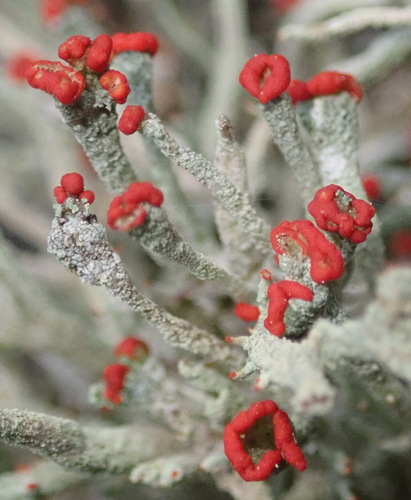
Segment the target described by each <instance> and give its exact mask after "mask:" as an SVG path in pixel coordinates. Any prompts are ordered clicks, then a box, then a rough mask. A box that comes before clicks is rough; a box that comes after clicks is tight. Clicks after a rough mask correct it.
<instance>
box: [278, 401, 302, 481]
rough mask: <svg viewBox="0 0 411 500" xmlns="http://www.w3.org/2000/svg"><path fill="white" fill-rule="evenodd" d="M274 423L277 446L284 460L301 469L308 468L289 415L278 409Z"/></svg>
mask: <svg viewBox="0 0 411 500" xmlns="http://www.w3.org/2000/svg"><path fill="white" fill-rule="evenodd" d="M273 424H274V442H275V446H276V447H277V448H278V449H279V450H280V451H281V454H282V455H283V457H284V460H285V461H286V462H288V463H289V464H291V465H293V466H294V467H295V468H296V469H297V470H299V471H303V470H305V469H306V468H307V461H306V459H305V457H304V454H303V452H302V451H301V449H300V448H299V447H298V444H297V443H296V442H295V440H294V436H293V428H292V426H291V422H290V419H289V418H288V415H287V414H286V413H285V412H284V411H282V410H280V409H278V410H277V411H276V412H275V413H274V416H273Z"/></svg>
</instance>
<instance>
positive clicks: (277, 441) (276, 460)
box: [223, 400, 306, 481]
mask: <svg viewBox="0 0 411 500" xmlns="http://www.w3.org/2000/svg"><path fill="white" fill-rule="evenodd" d="M278 412H281V413H284V412H282V411H281V410H280V409H279V408H278V406H277V405H276V404H275V403H274V401H270V400H268V401H259V402H257V403H254V404H252V405H251V406H250V408H249V409H248V410H246V411H241V412H240V413H238V414H237V415H236V416H235V417H234V418H233V420H232V421H231V422H230V423H229V424H227V425H226V427H225V430H224V438H223V439H224V451H225V454H226V456H227V458H228V460H229V461H230V463H231V465H232V466H233V468H234V469H235V470H236V472H238V474H239V475H240V476H241V478H242V479H244V481H263V480H265V479H267V478H268V477H269V476H270V474H271V473H272V472H273V470H274V469H275V468H276V467H278V466H279V465H280V464H281V463H282V461H283V459H285V460H286V461H288V462H289V463H290V464H291V465H293V466H294V467H296V468H297V469H298V470H304V469H305V468H306V463H305V458H304V455H303V453H302V452H301V450H300V449H299V448H298V445H297V443H295V441H294V440H293V443H294V447H295V448H294V449H293V448H292V447H293V445H292V444H291V441H290V440H289V438H290V433H289V432H286V431H287V426H286V424H285V422H284V420H283V418H282V416H280V418H278V419H277V422H278V424H279V429H278V430H277V432H276V425H275V416H276V414H277V413H278ZM288 423H289V421H288ZM290 429H291V425H290ZM291 438H292V429H291ZM264 450H266V451H265V452H264V454H263V455H262V456H261V454H262V452H263V451H264ZM296 450H298V451H299V452H300V454H298V453H297V452H296ZM254 453H255V454H256V455H257V458H256V460H257V462H255V461H254V456H253V455H254Z"/></svg>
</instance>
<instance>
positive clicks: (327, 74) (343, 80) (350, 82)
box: [307, 71, 362, 101]
mask: <svg viewBox="0 0 411 500" xmlns="http://www.w3.org/2000/svg"><path fill="white" fill-rule="evenodd" d="M307 89H308V91H309V93H310V94H311V95H312V96H313V97H315V96H320V95H332V94H339V93H340V92H348V93H349V94H351V96H352V97H354V99H357V100H358V101H360V100H361V98H362V89H361V85H360V84H359V83H358V81H357V80H356V79H355V78H354V77H353V76H352V75H349V74H347V73H339V72H338V71H322V72H321V73H318V74H316V75H314V76H313V77H312V78H311V79H310V80H308V82H307Z"/></svg>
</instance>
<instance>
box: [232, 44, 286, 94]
mask: <svg viewBox="0 0 411 500" xmlns="http://www.w3.org/2000/svg"><path fill="white" fill-rule="evenodd" d="M239 81H240V83H241V85H242V86H243V87H244V88H245V89H246V90H247V91H248V92H249V93H250V94H251V95H252V96H253V97H256V98H257V99H258V100H259V101H260V102H261V103H262V104H266V103H267V102H269V101H271V100H272V99H275V98H276V97H278V96H279V95H280V94H281V93H282V92H284V91H285V90H286V88H287V87H288V85H289V83H290V65H289V64H288V61H287V59H286V58H285V57H283V56H281V55H280V54H271V55H267V54H257V55H255V56H254V57H253V58H252V59H250V60H249V61H247V62H246V64H245V66H244V68H243V69H242V71H241V73H240V76H239Z"/></svg>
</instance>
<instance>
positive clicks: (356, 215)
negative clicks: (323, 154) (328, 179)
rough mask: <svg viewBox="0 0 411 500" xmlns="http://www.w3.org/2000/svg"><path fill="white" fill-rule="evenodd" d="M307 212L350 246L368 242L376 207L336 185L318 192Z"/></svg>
mask: <svg viewBox="0 0 411 500" xmlns="http://www.w3.org/2000/svg"><path fill="white" fill-rule="evenodd" d="M307 210H308V212H309V213H310V214H311V215H312V216H313V217H314V219H315V222H316V224H317V226H318V227H320V228H321V229H323V230H324V231H330V232H333V233H338V234H339V235H340V236H341V238H346V239H348V240H349V241H351V243H361V242H363V241H365V240H366V239H367V236H368V235H369V234H370V232H371V230H372V226H373V224H372V222H371V219H372V218H373V217H374V215H375V208H374V207H373V206H372V205H371V204H370V203H369V202H368V201H365V200H359V199H357V198H356V197H355V196H354V195H353V194H351V193H349V192H348V191H345V190H344V189H343V188H342V187H340V186H337V185H336V184H330V185H329V186H326V187H324V188H321V189H319V190H318V191H317V193H316V194H315V196H314V199H313V200H312V201H311V202H310V203H309V204H308V207H307Z"/></svg>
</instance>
